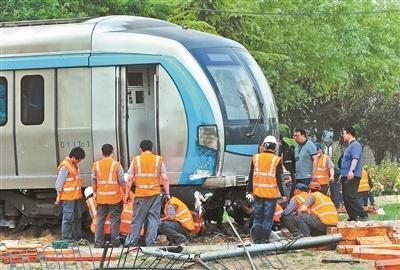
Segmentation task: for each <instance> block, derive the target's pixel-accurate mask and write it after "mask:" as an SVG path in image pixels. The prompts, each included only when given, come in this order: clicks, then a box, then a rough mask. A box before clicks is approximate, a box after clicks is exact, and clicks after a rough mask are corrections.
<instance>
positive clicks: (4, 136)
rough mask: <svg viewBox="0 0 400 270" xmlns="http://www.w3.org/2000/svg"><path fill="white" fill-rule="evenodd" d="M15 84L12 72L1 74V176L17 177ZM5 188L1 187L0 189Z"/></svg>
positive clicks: (2, 72)
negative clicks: (14, 130) (14, 133)
mask: <svg viewBox="0 0 400 270" xmlns="http://www.w3.org/2000/svg"><path fill="white" fill-rule="evenodd" d="M13 93H14V82H13V72H12V71H1V72H0V137H1V139H0V176H14V175H16V167H15V153H14V138H13V129H14V113H13V104H14V103H13V100H14V97H13ZM2 188H3V187H2V186H0V189H2Z"/></svg>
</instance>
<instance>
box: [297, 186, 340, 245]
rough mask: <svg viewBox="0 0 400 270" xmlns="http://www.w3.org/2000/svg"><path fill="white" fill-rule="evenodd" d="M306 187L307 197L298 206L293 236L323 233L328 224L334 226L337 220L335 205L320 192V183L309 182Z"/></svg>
mask: <svg viewBox="0 0 400 270" xmlns="http://www.w3.org/2000/svg"><path fill="white" fill-rule="evenodd" d="M308 189H309V191H308V192H309V194H308V197H307V199H306V201H305V202H304V204H303V206H301V208H300V210H301V214H300V215H299V216H298V217H297V218H296V223H297V226H296V227H294V231H293V233H292V234H293V235H294V236H297V235H300V234H302V235H303V236H306V237H307V236H311V235H323V234H326V228H327V227H328V226H336V225H337V224H338V221H339V215H338V213H337V211H336V207H335V205H334V204H333V202H332V200H331V198H329V197H328V196H326V195H324V194H322V193H321V185H320V184H319V183H317V182H311V183H310V184H309V185H308Z"/></svg>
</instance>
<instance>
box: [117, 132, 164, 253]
mask: <svg viewBox="0 0 400 270" xmlns="http://www.w3.org/2000/svg"><path fill="white" fill-rule="evenodd" d="M140 149H141V154H140V155H139V156H136V157H134V158H133V160H132V163H131V166H130V167H129V170H128V174H129V177H128V183H127V185H126V191H125V196H124V202H125V203H127V202H129V201H130V196H129V194H130V191H131V187H132V184H134V185H135V200H134V210H133V220H132V227H131V233H130V234H129V235H128V236H127V238H126V241H125V244H126V245H130V246H138V244H139V237H140V230H141V228H142V226H143V224H144V223H145V222H146V223H147V230H146V234H145V243H146V246H154V245H155V243H156V237H157V230H158V226H159V224H160V212H161V196H160V194H161V185H163V187H164V192H165V194H166V195H167V197H168V198H170V195H169V181H168V177H167V171H166V169H165V165H164V162H163V159H162V158H161V157H160V156H157V155H154V154H153V153H152V150H153V143H152V142H151V141H149V140H144V141H142V142H141V143H140Z"/></svg>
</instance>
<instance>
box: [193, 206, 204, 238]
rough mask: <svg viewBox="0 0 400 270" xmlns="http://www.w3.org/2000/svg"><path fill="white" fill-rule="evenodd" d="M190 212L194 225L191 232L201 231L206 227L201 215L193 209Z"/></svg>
mask: <svg viewBox="0 0 400 270" xmlns="http://www.w3.org/2000/svg"><path fill="white" fill-rule="evenodd" d="M190 212H191V213H192V217H193V225H194V229H193V231H192V232H194V233H202V232H203V231H204V230H205V228H206V224H205V222H204V219H203V216H201V215H199V214H198V213H196V212H194V211H190Z"/></svg>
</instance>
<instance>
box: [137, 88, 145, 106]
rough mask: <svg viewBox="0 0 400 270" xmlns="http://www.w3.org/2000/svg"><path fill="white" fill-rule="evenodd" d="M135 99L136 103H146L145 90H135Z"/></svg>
mask: <svg viewBox="0 0 400 270" xmlns="http://www.w3.org/2000/svg"><path fill="white" fill-rule="evenodd" d="M135 101H136V104H143V103H144V91H135Z"/></svg>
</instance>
